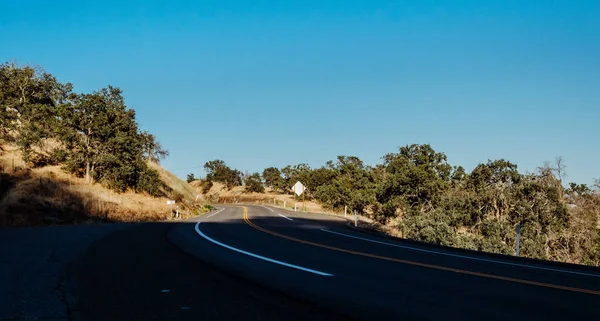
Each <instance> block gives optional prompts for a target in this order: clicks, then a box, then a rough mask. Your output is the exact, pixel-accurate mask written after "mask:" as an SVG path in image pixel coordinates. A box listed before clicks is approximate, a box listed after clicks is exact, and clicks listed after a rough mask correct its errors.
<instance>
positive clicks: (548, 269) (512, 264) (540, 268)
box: [321, 228, 600, 278]
mask: <svg viewBox="0 0 600 321" xmlns="http://www.w3.org/2000/svg"><path fill="white" fill-rule="evenodd" d="M321 231H323V232H327V233H332V234H337V235H341V236H345V237H349V238H353V239H358V240H363V241H367V242H373V243H379V244H384V245H389V246H394V247H399V248H403V249H407V250H412V251H419V252H425V253H432V254H439V255H445V256H451V257H458V258H461V259H468V260H473V261H482V262H489V263H497V264H504V265H511V266H518V267H524V268H530V269H537V270H546V271H553V272H562V273H569V274H576V275H583V276H592V277H596V278H598V277H600V275H598V274H590V273H583V272H574V271H569V270H561V269H553V268H546V267H541V266H535V265H527V264H519V263H511V262H504V261H498V260H489V259H482V258H477V257H472V256H466V255H459V254H451V253H444V252H438V251H431V250H425V249H420V248H415V247H410V246H403V245H399V244H393V243H388V242H382V241H376V240H371V239H366V238H362V237H358V236H353V235H348V234H344V233H338V232H334V231H330V230H327V229H324V228H322V229H321Z"/></svg>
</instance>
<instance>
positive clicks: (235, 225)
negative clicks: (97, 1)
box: [0, 206, 600, 320]
mask: <svg viewBox="0 0 600 321" xmlns="http://www.w3.org/2000/svg"><path fill="white" fill-rule="evenodd" d="M0 241H2V242H1V243H2V247H1V248H0V254H1V259H0V281H1V283H0V320H344V319H358V320H507V319H511V320H582V319H585V320H596V319H598V318H599V317H600V272H599V270H598V269H594V268H586V267H577V266H568V265H560V264H550V263H542V262H536V261H531V260H529V261H528V260H521V259H516V258H509V257H498V256H490V255H484V254H478V253H468V252H464V251H459V250H451V249H446V248H440V247H433V246H426V245H419V244H414V243H408V242H404V241H401V240H392V239H389V238H385V237H381V236H376V235H370V234H364V233H361V232H358V231H355V230H351V229H349V228H347V227H346V221H345V220H343V219H340V218H338V217H332V216H326V215H318V214H307V213H300V212H293V211H286V210H282V209H278V208H274V207H264V206H220V207H219V210H217V211H213V212H211V213H208V214H205V215H203V216H200V217H198V218H196V219H194V220H190V221H179V222H176V223H171V222H169V223H146V224H107V225H100V226H71V227H57V228H29V229H4V230H0Z"/></svg>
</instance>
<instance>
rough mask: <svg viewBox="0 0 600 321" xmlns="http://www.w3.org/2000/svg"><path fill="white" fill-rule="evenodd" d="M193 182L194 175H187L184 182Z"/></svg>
mask: <svg viewBox="0 0 600 321" xmlns="http://www.w3.org/2000/svg"><path fill="white" fill-rule="evenodd" d="M195 180H196V177H195V176H194V173H189V174H187V178H186V182H188V183H191V182H193V181H195Z"/></svg>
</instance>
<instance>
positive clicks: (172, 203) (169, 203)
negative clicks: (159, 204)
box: [167, 200, 175, 218]
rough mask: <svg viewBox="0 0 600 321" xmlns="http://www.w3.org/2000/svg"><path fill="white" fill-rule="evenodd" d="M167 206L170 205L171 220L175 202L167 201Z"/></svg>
mask: <svg viewBox="0 0 600 321" xmlns="http://www.w3.org/2000/svg"><path fill="white" fill-rule="evenodd" d="M167 205H171V218H173V205H175V200H168V201H167Z"/></svg>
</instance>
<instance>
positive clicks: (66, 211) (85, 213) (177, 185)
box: [0, 145, 204, 226]
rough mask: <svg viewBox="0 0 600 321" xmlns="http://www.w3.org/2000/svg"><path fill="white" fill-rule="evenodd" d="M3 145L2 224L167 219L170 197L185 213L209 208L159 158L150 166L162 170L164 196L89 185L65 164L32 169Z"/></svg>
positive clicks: (0, 164) (0, 222)
mask: <svg viewBox="0 0 600 321" xmlns="http://www.w3.org/2000/svg"><path fill="white" fill-rule="evenodd" d="M3 148H4V151H3V152H2V153H1V154H0V168H2V170H1V172H2V176H1V178H0V226H25V225H49V224H72V223H93V222H117V221H125V222H134V221H155V220H164V219H167V218H169V217H170V208H169V207H168V206H167V205H166V201H167V199H169V198H172V199H176V200H177V201H178V204H179V205H180V206H181V211H180V212H181V213H182V215H183V217H187V216H189V215H192V214H194V213H196V214H197V213H199V212H201V211H203V210H204V208H203V207H202V206H201V205H200V204H198V203H194V202H193V200H194V198H195V193H194V189H193V188H192V187H191V186H190V185H188V184H187V183H185V182H184V181H182V180H180V179H179V178H177V177H176V176H175V175H173V174H171V173H169V172H168V171H167V170H165V169H163V168H162V167H160V165H158V164H155V163H151V162H149V164H148V165H149V166H150V167H151V168H153V169H155V170H156V171H157V172H158V173H159V176H160V180H161V182H162V189H163V193H164V195H166V196H165V197H153V196H150V195H148V194H146V193H135V192H133V191H131V190H128V191H126V192H124V193H117V192H115V191H113V190H110V189H107V188H105V187H104V186H102V185H101V184H98V183H94V184H89V183H87V182H86V180H85V179H84V178H78V177H75V176H73V175H71V174H68V173H66V172H65V171H63V170H62V169H61V167H60V166H44V167H40V168H27V166H26V164H25V163H24V162H23V160H22V155H21V153H20V152H19V151H18V150H17V149H16V148H15V147H14V146H10V145H8V146H7V145H4V146H3ZM13 164H14V165H13ZM167 196H168V197H167Z"/></svg>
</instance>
